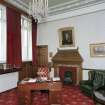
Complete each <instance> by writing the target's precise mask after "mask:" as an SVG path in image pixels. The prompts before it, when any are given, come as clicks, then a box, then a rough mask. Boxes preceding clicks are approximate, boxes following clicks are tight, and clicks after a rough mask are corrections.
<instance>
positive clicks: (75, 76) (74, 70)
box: [59, 66, 78, 84]
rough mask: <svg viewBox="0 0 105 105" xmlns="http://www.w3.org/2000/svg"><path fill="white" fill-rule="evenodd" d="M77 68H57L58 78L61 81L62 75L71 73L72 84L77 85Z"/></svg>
mask: <svg viewBox="0 0 105 105" xmlns="http://www.w3.org/2000/svg"><path fill="white" fill-rule="evenodd" d="M77 70H78V69H77V67H67V66H60V67H59V76H60V78H61V80H62V81H63V80H64V73H65V71H71V72H72V80H73V84H76V83H77Z"/></svg>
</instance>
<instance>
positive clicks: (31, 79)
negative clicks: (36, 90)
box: [28, 78, 36, 82]
mask: <svg viewBox="0 0 105 105" xmlns="http://www.w3.org/2000/svg"><path fill="white" fill-rule="evenodd" d="M28 82H36V78H30V79H29V80H28Z"/></svg>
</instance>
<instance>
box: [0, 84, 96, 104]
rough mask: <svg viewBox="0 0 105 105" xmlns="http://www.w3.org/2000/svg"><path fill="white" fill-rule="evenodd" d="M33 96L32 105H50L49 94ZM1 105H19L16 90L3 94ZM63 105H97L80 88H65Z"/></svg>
mask: <svg viewBox="0 0 105 105" xmlns="http://www.w3.org/2000/svg"><path fill="white" fill-rule="evenodd" d="M32 95H33V101H32V105H48V94H47V93H41V92H34V93H33V94H32ZM58 97H59V96H58ZM58 101H60V100H58ZM0 105H19V104H18V96H17V92H16V89H13V90H11V91H8V92H4V93H1V94H0ZM62 105H95V104H94V102H93V100H92V99H91V98H89V97H87V96H85V95H84V94H83V93H81V91H80V89H79V87H74V86H64V87H63V91H62Z"/></svg>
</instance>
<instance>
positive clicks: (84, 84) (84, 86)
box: [79, 71, 94, 96]
mask: <svg viewBox="0 0 105 105" xmlns="http://www.w3.org/2000/svg"><path fill="white" fill-rule="evenodd" d="M88 76H89V79H88V80H82V81H80V83H79V84H80V89H81V90H82V92H84V93H85V94H86V95H88V96H91V95H92V94H93V80H94V71H89V72H88Z"/></svg>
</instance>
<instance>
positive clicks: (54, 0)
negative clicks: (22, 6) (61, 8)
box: [21, 0, 75, 7]
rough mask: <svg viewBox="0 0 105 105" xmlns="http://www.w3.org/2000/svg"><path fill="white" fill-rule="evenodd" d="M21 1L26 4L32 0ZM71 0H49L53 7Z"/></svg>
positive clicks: (50, 5)
mask: <svg viewBox="0 0 105 105" xmlns="http://www.w3.org/2000/svg"><path fill="white" fill-rule="evenodd" d="M21 1H23V2H24V3H26V4H29V1H30V0H21ZM69 1H72V0H48V5H49V7H52V6H54V5H58V4H62V3H65V2H69ZM74 1H75V0H74Z"/></svg>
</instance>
